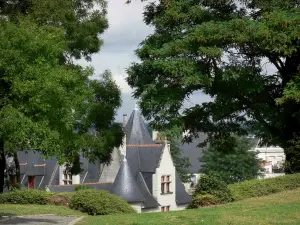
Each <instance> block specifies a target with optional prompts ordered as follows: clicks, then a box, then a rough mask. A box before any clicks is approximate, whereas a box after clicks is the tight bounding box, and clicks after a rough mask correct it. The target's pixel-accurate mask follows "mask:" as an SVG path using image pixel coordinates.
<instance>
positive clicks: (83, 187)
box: [75, 184, 94, 191]
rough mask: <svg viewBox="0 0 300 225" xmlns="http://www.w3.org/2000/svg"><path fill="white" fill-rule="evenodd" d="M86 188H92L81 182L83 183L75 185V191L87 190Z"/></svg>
mask: <svg viewBox="0 0 300 225" xmlns="http://www.w3.org/2000/svg"><path fill="white" fill-rule="evenodd" d="M87 189H94V188H92V187H91V186H88V185H84V184H83V185H78V186H76V188H75V191H80V190H87Z"/></svg>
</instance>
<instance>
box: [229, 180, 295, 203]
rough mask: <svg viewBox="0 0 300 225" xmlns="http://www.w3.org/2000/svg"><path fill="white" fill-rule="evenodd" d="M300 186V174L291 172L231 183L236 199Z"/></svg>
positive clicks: (231, 189)
mask: <svg viewBox="0 0 300 225" xmlns="http://www.w3.org/2000/svg"><path fill="white" fill-rule="evenodd" d="M299 187H300V174H291V175H285V176H280V177H275V178H269V179H262V180H249V181H244V182H241V183H236V184H230V185H229V189H230V191H231V193H232V196H233V199H234V200H241V199H245V198H251V197H259V196H265V195H270V194H273V193H277V192H282V191H286V190H292V189H296V188H299Z"/></svg>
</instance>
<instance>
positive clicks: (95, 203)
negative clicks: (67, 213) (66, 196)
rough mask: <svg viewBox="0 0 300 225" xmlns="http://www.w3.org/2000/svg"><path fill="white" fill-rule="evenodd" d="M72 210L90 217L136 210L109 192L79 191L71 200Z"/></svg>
mask: <svg viewBox="0 0 300 225" xmlns="http://www.w3.org/2000/svg"><path fill="white" fill-rule="evenodd" d="M70 208H72V209H75V210H79V211H81V212H84V213H88V214H89V215H108V214H118V213H134V212H135V210H134V209H133V208H132V207H131V206H130V205H129V204H128V203H127V202H126V201H124V200H123V199H121V198H119V197H118V196H116V195H112V194H110V193H108V192H107V191H100V190H91V189H90V190H88V189H87V190H79V191H76V192H75V194H74V195H73V196H72V198H71V202H70Z"/></svg>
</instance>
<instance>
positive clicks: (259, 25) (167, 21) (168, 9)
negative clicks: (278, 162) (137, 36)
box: [128, 0, 300, 173]
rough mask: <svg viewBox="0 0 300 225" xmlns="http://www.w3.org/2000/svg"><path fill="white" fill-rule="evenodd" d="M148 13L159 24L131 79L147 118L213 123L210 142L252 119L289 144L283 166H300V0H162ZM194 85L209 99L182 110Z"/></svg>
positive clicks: (165, 123) (192, 126)
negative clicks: (297, 142) (299, 140)
mask: <svg viewBox="0 0 300 225" xmlns="http://www.w3.org/2000/svg"><path fill="white" fill-rule="evenodd" d="M144 21H145V23H146V24H147V25H150V26H153V27H154V28H155V31H154V33H153V34H152V35H150V36H148V37H147V38H146V39H145V40H144V41H143V42H142V43H141V46H140V48H139V49H137V50H136V54H137V56H138V57H139V59H140V60H141V62H139V63H133V64H132V66H131V67H130V68H129V70H128V73H129V77H128V83H129V84H130V86H131V87H133V88H134V90H135V91H134V97H136V98H140V100H141V109H142V112H143V114H144V115H145V116H146V118H147V119H154V121H153V124H154V125H156V127H158V129H159V128H161V127H172V126H174V125H176V126H181V127H182V129H183V130H186V129H188V130H190V131H191V132H192V133H193V132H194V131H198V130H203V131H208V132H210V135H209V138H208V140H210V143H211V144H213V143H214V142H218V141H221V140H226V141H227V140H231V138H230V136H231V134H232V133H236V134H239V135H243V134H246V133H247V131H248V130H247V129H245V127H247V128H249V127H250V128H251V129H252V130H254V131H255V132H256V135H257V136H259V137H260V138H262V140H263V141H264V142H266V143H268V144H274V145H279V146H281V147H282V148H284V149H285V154H286V159H287V167H286V172H289V173H294V172H300V148H299V144H295V140H297V138H298V137H299V136H300V120H299V113H300V98H299V96H300V95H299V93H300V91H299V90H300V88H299V87H300V79H299V74H300V35H299V34H300V26H299V24H300V7H299V1H294V0H283V1H277V0H240V1H239V0H237V1H233V0H221V1H220V0H197V1H195V0H160V1H156V2H149V3H148V5H147V7H146V8H145V11H144ZM266 65H267V66H266ZM196 92H202V93H204V94H207V95H209V96H211V97H212V101H211V102H206V103H202V104H201V105H199V104H197V105H195V106H194V107H191V108H188V109H185V110H184V111H183V113H180V109H181V108H182V106H183V103H184V101H185V100H186V99H187V98H189V97H190V96H191V95H192V94H194V93H196ZM156 129H157V128H156ZM194 133H196V132H194Z"/></svg>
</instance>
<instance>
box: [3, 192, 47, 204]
mask: <svg viewBox="0 0 300 225" xmlns="http://www.w3.org/2000/svg"><path fill="white" fill-rule="evenodd" d="M50 199H51V193H49V192H46V191H41V190H35V189H23V190H14V191H11V192H7V193H4V194H0V203H1V204H36V205H46V204H48V203H49V201H50Z"/></svg>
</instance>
